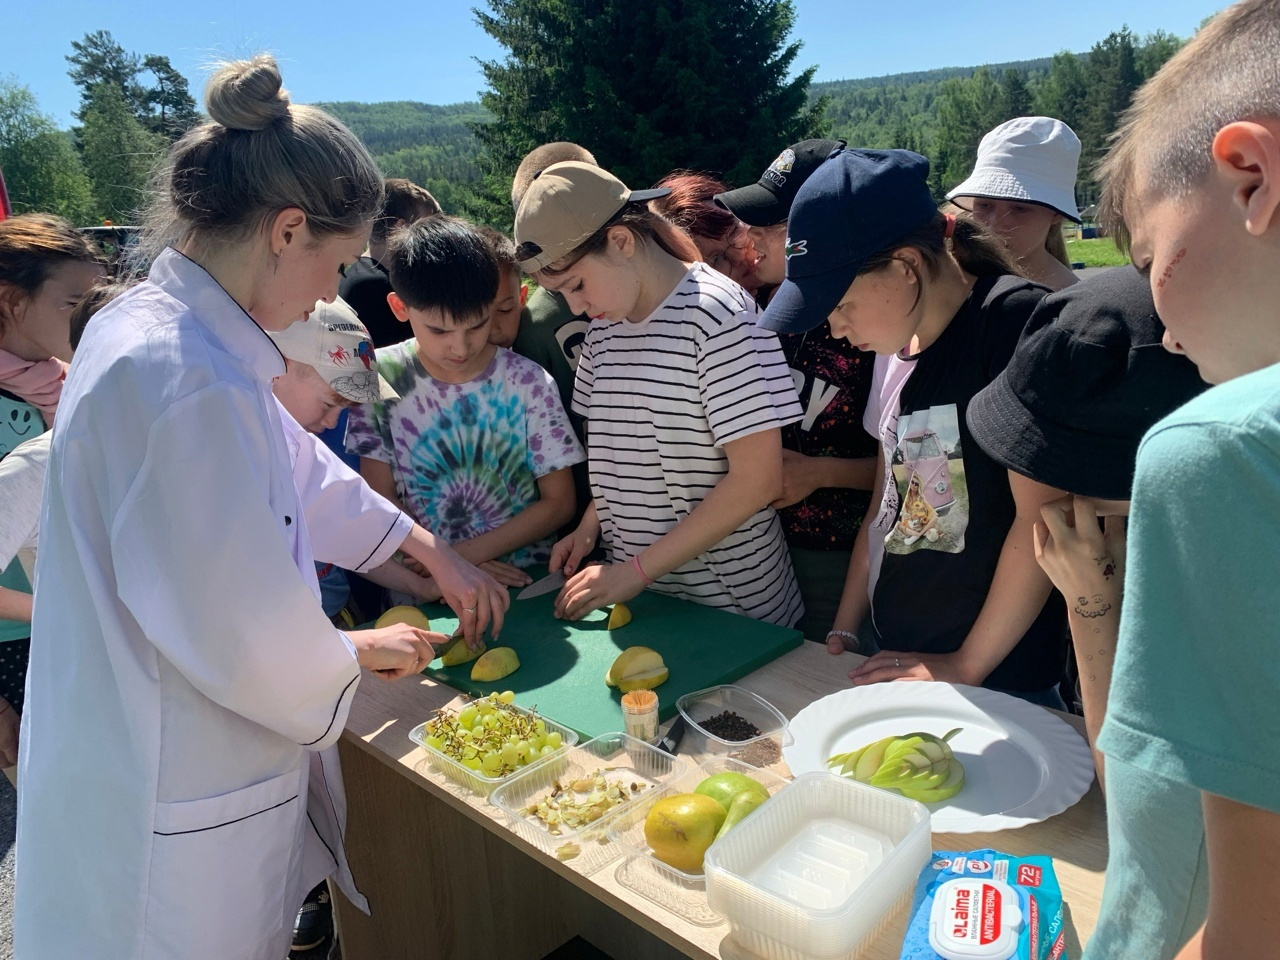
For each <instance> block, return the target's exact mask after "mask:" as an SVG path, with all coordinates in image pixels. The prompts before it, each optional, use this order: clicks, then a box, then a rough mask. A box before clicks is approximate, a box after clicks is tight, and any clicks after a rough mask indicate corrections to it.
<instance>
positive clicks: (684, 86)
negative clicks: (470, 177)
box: [475, 0, 826, 188]
mask: <svg viewBox="0 0 1280 960" xmlns="http://www.w3.org/2000/svg"><path fill="white" fill-rule="evenodd" d="M487 2H488V7H489V11H488V12H485V11H481V10H476V11H475V14H476V17H477V19H478V21H479V23H480V25H481V26H482V27H483V28H484V30H485V32H486V33H488V34H489V35H490V36H491V37H493V38H494V39H495V40H497V41H498V42H499V43H500V44H501V45H502V46H503V47H505V48H506V51H507V55H506V57H505V59H503V60H500V61H499V60H493V61H488V62H484V63H482V64H481V67H482V69H483V71H484V75H485V79H486V80H487V81H488V84H489V90H488V91H487V92H486V93H485V94H484V95H483V96H482V98H481V100H482V102H483V104H484V106H485V107H486V108H487V109H488V110H489V111H491V112H492V113H493V115H494V117H495V119H494V121H493V122H492V123H490V124H486V125H483V126H478V127H477V134H478V135H479V137H480V139H481V140H482V141H483V143H484V145H485V146H486V147H487V149H488V152H489V156H490V158H491V162H492V165H493V172H494V173H495V174H497V175H498V177H499V178H500V179H504V180H506V181H507V182H509V178H510V176H511V173H512V172H513V171H514V168H515V165H516V164H517V163H518V162H519V160H520V158H521V157H522V156H523V155H524V154H525V153H527V152H528V151H529V150H531V149H532V148H533V147H535V146H537V145H538V144H541V143H546V142H549V141H552V140H572V141H574V142H576V143H580V144H582V145H583V146H584V147H587V148H588V149H590V150H591V151H592V152H593V153H594V154H595V156H596V158H597V159H598V160H599V161H600V162H601V163H602V164H603V165H604V166H605V167H607V168H609V169H610V170H612V171H613V172H614V173H616V174H617V175H618V176H619V177H621V178H622V179H623V180H624V181H625V182H626V183H627V184H629V185H631V186H633V187H637V188H639V187H644V186H648V185H649V184H651V183H653V182H654V181H655V180H657V179H659V178H660V177H662V176H664V175H665V174H666V173H668V172H669V171H670V170H672V169H675V168H680V167H693V168H699V169H704V170H710V171H714V172H718V173H720V174H722V175H723V176H724V177H725V178H726V179H727V180H729V181H730V182H731V183H734V184H744V183H751V182H753V181H754V180H756V179H757V178H758V177H759V175H760V172H761V171H762V170H763V169H764V168H765V166H766V165H768V163H769V162H770V161H771V160H772V159H773V158H774V157H775V156H777V154H778V152H779V150H780V149H781V148H782V147H784V146H786V145H787V144H788V143H792V142H795V141H797V140H802V139H804V138H805V137H809V136H815V135H820V134H821V133H822V132H824V126H825V124H824V121H823V115H824V112H825V108H826V104H825V102H824V101H819V102H817V103H814V104H809V103H808V102H807V93H808V87H809V82H810V80H811V79H812V77H813V72H814V69H815V68H812V67H810V68H809V69H806V70H802V71H800V72H799V74H798V75H796V76H795V77H793V78H788V75H789V74H790V72H791V67H792V64H793V63H794V61H795V59H796V56H797V54H798V53H799V51H800V44H799V43H798V42H788V36H789V34H790V33H791V30H792V27H793V25H794V22H795V11H794V8H793V7H792V4H791V3H790V2H789V0H649V2H647V3H643V4H639V3H632V2H628V0H487Z"/></svg>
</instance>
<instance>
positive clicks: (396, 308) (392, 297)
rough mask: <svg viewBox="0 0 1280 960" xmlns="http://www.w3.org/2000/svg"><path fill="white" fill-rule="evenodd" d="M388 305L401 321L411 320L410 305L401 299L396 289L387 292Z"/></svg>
mask: <svg viewBox="0 0 1280 960" xmlns="http://www.w3.org/2000/svg"><path fill="white" fill-rule="evenodd" d="M387 306H388V307H390V308H391V312H392V313H394V314H395V315H396V319H397V320H399V321H400V322H401V323H408V322H409V305H408V304H407V303H405V302H404V301H403V300H401V299H400V294H398V293H396V292H395V291H394V290H393V291H391V292H390V293H388V294H387Z"/></svg>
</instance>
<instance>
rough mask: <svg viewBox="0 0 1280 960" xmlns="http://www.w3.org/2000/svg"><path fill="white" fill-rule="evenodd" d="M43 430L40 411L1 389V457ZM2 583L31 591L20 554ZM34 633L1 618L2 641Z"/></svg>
mask: <svg viewBox="0 0 1280 960" xmlns="http://www.w3.org/2000/svg"><path fill="white" fill-rule="evenodd" d="M42 433H44V420H43V419H41V417H40V411H39V410H37V409H36V408H35V407H33V406H32V405H31V404H29V403H27V402H26V401H24V400H20V399H19V398H17V397H15V396H14V395H13V394H11V393H8V392H5V391H0V457H4V456H5V455H6V454H7V453H8V452H9V451H10V450H13V449H14V448H15V447H17V446H19V445H20V444H22V443H25V442H26V441H28V440H30V439H32V438H33V437H38V436H39V435H40V434H42ZM0 587H8V588H9V589H10V590H20V591H22V592H23V593H30V592H31V584H30V583H28V582H27V575H26V573H25V572H23V569H22V564H20V563H18V558H17V557H14V558H13V561H12V562H11V563H10V564H9V566H7V567H6V568H5V569H4V570H3V571H0ZM29 636H31V624H29V623H23V622H22V621H19V620H0V643H6V642H7V641H9V640H25V639H26V638H27V637H29Z"/></svg>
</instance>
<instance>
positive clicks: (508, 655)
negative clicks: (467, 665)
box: [471, 647, 520, 683]
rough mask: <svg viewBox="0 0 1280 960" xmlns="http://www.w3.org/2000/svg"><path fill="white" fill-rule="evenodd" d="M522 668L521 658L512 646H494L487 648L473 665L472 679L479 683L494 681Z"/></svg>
mask: <svg viewBox="0 0 1280 960" xmlns="http://www.w3.org/2000/svg"><path fill="white" fill-rule="evenodd" d="M519 669H520V658H519V657H518V656H517V655H516V652H515V651H514V650H512V649H511V648H510V647H494V648H493V649H492V650H486V651H485V652H484V653H483V654H482V655H481V657H480V659H479V660H477V661H476V662H475V664H474V665H473V666H472V667H471V679H472V680H474V681H476V682H477V683H492V682H493V681H495V680H501V679H502V678H503V677H508V676H510V675H511V674H513V673H515V672H516V671H517V670H519Z"/></svg>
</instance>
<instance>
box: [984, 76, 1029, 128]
mask: <svg viewBox="0 0 1280 960" xmlns="http://www.w3.org/2000/svg"><path fill="white" fill-rule="evenodd" d="M998 103H999V119H998V120H997V121H996V123H997V124H1000V123H1004V122H1005V121H1006V120H1012V119H1013V118H1014V117H1025V116H1027V115H1028V114H1030V113H1031V91H1030V90H1029V89H1027V78H1026V77H1025V76H1023V74H1022V71H1021V70H1013V69H1008V70H1005V72H1004V76H1003V77H1001V78H1000V99H999V101H998ZM993 126H994V124H993Z"/></svg>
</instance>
